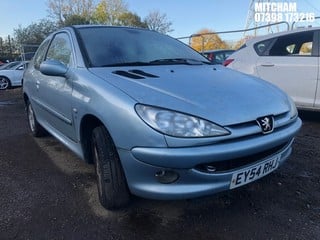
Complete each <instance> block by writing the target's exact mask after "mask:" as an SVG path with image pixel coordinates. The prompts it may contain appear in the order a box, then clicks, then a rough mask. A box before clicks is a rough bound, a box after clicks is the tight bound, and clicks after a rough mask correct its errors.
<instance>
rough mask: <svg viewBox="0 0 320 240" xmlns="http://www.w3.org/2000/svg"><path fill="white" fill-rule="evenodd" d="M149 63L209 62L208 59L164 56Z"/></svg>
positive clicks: (199, 63) (190, 63)
mask: <svg viewBox="0 0 320 240" xmlns="http://www.w3.org/2000/svg"><path fill="white" fill-rule="evenodd" d="M150 64H154V65H167V64H169V65H170V64H187V65H202V64H210V62H209V61H208V62H207V61H201V60H197V59H192V58H164V59H157V60H153V61H151V62H150Z"/></svg>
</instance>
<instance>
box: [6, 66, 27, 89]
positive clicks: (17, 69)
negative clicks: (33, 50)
mask: <svg viewBox="0 0 320 240" xmlns="http://www.w3.org/2000/svg"><path fill="white" fill-rule="evenodd" d="M27 65H28V62H21V63H20V64H18V65H15V66H13V67H11V68H9V69H4V70H0V90H5V89H7V88H10V87H18V86H21V85H22V78H23V72H24V69H26V68H27Z"/></svg>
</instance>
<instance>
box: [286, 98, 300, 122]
mask: <svg viewBox="0 0 320 240" xmlns="http://www.w3.org/2000/svg"><path fill="white" fill-rule="evenodd" d="M288 102H289V105H290V118H295V117H296V116H297V115H298V111H297V108H296V105H295V103H294V102H293V100H292V99H291V97H288Z"/></svg>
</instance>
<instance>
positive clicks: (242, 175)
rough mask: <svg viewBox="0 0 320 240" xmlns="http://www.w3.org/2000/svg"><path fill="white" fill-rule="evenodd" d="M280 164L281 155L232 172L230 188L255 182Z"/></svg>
mask: <svg viewBox="0 0 320 240" xmlns="http://www.w3.org/2000/svg"><path fill="white" fill-rule="evenodd" d="M278 166H279V156H276V157H273V158H272V159H270V160H267V161H265V162H263V163H260V164H257V165H255V166H253V167H249V168H246V169H244V170H241V171H238V172H236V173H234V174H232V178H231V183H230V189H233V188H237V187H240V186H242V185H245V184H247V183H250V182H253V181H255V180H257V179H259V178H262V177H263V176H265V175H267V174H269V173H271V172H273V171H274V170H275V169H277V168H278Z"/></svg>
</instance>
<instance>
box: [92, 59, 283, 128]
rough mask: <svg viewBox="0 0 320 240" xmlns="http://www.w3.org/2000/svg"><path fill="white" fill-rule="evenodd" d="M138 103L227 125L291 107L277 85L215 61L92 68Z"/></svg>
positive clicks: (272, 113) (276, 112) (281, 111)
mask: <svg viewBox="0 0 320 240" xmlns="http://www.w3.org/2000/svg"><path fill="white" fill-rule="evenodd" d="M90 71H91V72H93V73H94V74H95V75H97V76H99V77H101V78H103V79H104V80H106V81H108V82H109V83H111V84H112V85H114V86H116V87H117V88H119V89H121V90H122V91H124V92H125V93H126V94H128V95H129V96H130V97H132V98H133V99H135V100H136V101H137V102H138V103H142V104H147V105H152V106H158V107H163V108H167V109H172V110H176V111H179V112H184V113H188V114H191V115H195V116H198V117H201V118H204V119H207V120H210V121H213V122H215V123H218V124H220V125H223V126H227V125H232V124H237V123H242V122H248V121H252V120H255V119H257V118H259V117H262V116H267V115H277V114H280V113H284V112H288V111H289V104H288V100H287V97H286V95H285V94H284V93H283V92H282V91H280V90H279V89H278V88H276V87H275V86H273V85H271V84H269V83H267V82H265V81H263V80H260V79H257V78H254V77H252V76H249V75H245V74H242V73H239V72H236V71H234V70H231V69H226V68H224V67H220V66H212V65H195V66H185V65H172V66H170V65H168V66H148V67H145V66H141V67H140V66H139V67H118V68H116V67H112V68H92V69H90Z"/></svg>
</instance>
